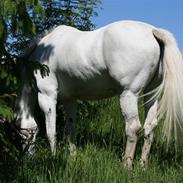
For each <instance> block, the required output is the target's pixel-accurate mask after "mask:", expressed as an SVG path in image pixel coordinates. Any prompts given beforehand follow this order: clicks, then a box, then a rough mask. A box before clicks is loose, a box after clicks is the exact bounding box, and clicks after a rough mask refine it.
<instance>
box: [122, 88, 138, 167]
mask: <svg viewBox="0 0 183 183" xmlns="http://www.w3.org/2000/svg"><path fill="white" fill-rule="evenodd" d="M120 106H121V110H122V114H123V116H124V119H125V131H126V135H127V143H126V150H125V155H124V165H125V167H127V168H129V169H131V168H132V163H133V159H134V154H135V149H136V144H137V131H138V130H139V129H140V128H141V124H140V120H139V116H138V96H137V95H135V94H134V93H133V92H131V91H124V92H123V93H122V94H121V96H120Z"/></svg>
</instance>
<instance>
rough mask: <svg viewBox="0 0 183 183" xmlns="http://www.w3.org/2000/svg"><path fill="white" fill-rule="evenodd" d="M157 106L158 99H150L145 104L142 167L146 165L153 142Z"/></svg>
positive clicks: (156, 122) (156, 121)
mask: <svg viewBox="0 0 183 183" xmlns="http://www.w3.org/2000/svg"><path fill="white" fill-rule="evenodd" d="M145 101H146V102H148V100H147V99H145ZM157 107H158V101H150V102H149V103H147V104H146V105H145V113H146V114H145V115H146V120H145V123H144V145H143V148H142V155H141V159H140V164H141V166H142V167H144V168H145V167H147V162H148V157H149V153H150V148H151V145H152V142H153V136H154V129H155V128H156V126H157V124H158V120H157Z"/></svg>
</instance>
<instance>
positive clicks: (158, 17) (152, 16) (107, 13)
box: [94, 0, 183, 51]
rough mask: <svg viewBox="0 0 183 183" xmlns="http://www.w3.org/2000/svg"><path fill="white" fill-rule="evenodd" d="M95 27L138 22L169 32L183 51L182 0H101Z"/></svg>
mask: <svg viewBox="0 0 183 183" xmlns="http://www.w3.org/2000/svg"><path fill="white" fill-rule="evenodd" d="M101 1H102V5H101V7H102V9H98V10H97V12H98V16H97V17H95V18H94V23H95V24H96V27H97V28H99V27H102V26H104V25H107V24H109V23H112V22H115V21H119V20H138V21H142V22H146V23H150V24H152V25H154V26H156V27H159V28H164V29H167V30H169V31H170V32H172V33H173V35H174V36H175V38H176V40H177V43H178V45H179V48H180V49H181V50H182V51H183V0H101Z"/></svg>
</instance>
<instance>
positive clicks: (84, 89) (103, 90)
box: [59, 73, 121, 100]
mask: <svg viewBox="0 0 183 183" xmlns="http://www.w3.org/2000/svg"><path fill="white" fill-rule="evenodd" d="M120 92H121V86H120V84H119V83H117V82H116V81H115V80H114V79H113V78H111V77H110V76H109V75H108V74H107V73H103V74H102V75H97V76H95V77H92V78H88V79H87V80H82V79H80V78H77V77H70V76H69V75H64V76H63V75H62V77H61V78H60V79H59V93H60V96H61V97H62V99H63V100H68V99H73V98H74V99H81V100H97V99H102V98H108V97H112V96H115V95H119V94H120Z"/></svg>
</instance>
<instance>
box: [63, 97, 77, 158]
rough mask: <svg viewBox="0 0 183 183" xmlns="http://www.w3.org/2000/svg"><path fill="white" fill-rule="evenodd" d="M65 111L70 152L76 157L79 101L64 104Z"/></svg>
mask: <svg viewBox="0 0 183 183" xmlns="http://www.w3.org/2000/svg"><path fill="white" fill-rule="evenodd" d="M64 110H65V112H66V119H67V122H66V129H67V135H68V142H69V150H70V154H71V155H72V156H75V155H76V112H77V101H76V100H72V101H67V102H64Z"/></svg>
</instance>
